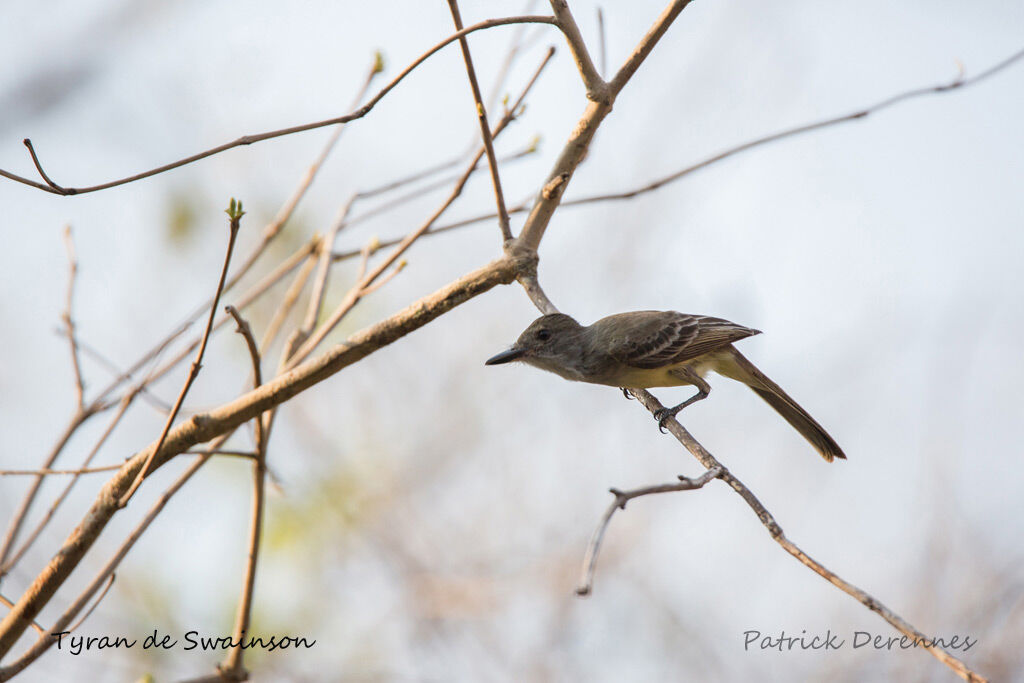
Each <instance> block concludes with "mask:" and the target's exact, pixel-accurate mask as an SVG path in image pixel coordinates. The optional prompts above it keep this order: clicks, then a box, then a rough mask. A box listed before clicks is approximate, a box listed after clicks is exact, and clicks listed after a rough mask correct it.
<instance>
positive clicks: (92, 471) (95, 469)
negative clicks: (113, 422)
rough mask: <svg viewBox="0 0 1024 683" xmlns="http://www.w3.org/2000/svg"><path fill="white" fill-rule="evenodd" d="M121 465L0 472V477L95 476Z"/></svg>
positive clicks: (116, 468) (111, 470) (119, 467)
mask: <svg viewBox="0 0 1024 683" xmlns="http://www.w3.org/2000/svg"><path fill="white" fill-rule="evenodd" d="M122 466H123V465H122V464H121V463H119V464H117V465H100V466H98V467H79V468H78V469H75V470H52V469H42V470H0V477H11V476H40V477H42V476H48V475H51V474H96V473H97V472H113V471H114V470H119V469H121V467H122Z"/></svg>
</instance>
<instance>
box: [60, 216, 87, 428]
mask: <svg viewBox="0 0 1024 683" xmlns="http://www.w3.org/2000/svg"><path fill="white" fill-rule="evenodd" d="M64 245H65V246H66V247H67V252H68V295H67V305H66V306H65V308H64V314H63V315H62V316H61V318H62V320H63V321H64V326H65V327H66V328H67V333H68V343H69V344H70V345H71V367H72V369H73V370H74V373H75V401H76V403H77V404H78V410H79V412H81V411H84V410H85V382H84V381H83V380H82V366H81V364H80V363H79V361H78V338H77V337H76V335H75V320H74V318H73V317H72V310H73V308H74V305H73V304H74V298H75V280H76V276H77V275H78V259H77V258H76V257H75V241H74V238H72V236H71V226H70V225H67V226H65V227H64Z"/></svg>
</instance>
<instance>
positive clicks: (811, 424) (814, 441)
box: [715, 346, 846, 462]
mask: <svg viewBox="0 0 1024 683" xmlns="http://www.w3.org/2000/svg"><path fill="white" fill-rule="evenodd" d="M725 351H726V353H727V354H728V360H725V359H724V358H723V359H722V361H720V362H719V363H717V364H716V367H715V371H716V372H717V373H718V374H720V375H724V376H726V377H728V378H729V379H734V380H736V381H738V382H743V383H744V384H746V385H747V386H748V387H750V388H751V389H753V390H754V393H756V394H757V395H758V396H760V397H761V398H763V399H764V400H765V402H767V403H768V405H770V406H771V407H772V408H774V409H775V411H776V412H777V413H778V414H779V415H781V416H782V417H783V418H785V420H786V422H788V423H789V424H791V425H793V428H794V429H796V430H797V431H798V432H800V434H801V435H803V437H804V438H805V439H807V441H809V442H810V444H811V445H812V446H814V448H815V450H817V451H818V453H820V454H821V457H823V458H825V460H827V461H828V462H832V460H833V459H835V458H842V459H843V460H845V459H846V455H845V454H844V453H843V449H841V448H840V447H839V444H837V443H836V442H835V439H833V438H832V437H831V436H829V435H828V432H826V431H825V428H824V427H822V426H821V425H820V424H818V423H817V421H816V420H815V419H814V418H813V417H811V416H810V415H809V414H808V413H807V411H806V410H804V409H803V408H801V407H800V404H799V403H797V402H796V401H794V400H793V399H792V398H791V397H790V396H789V394H787V393H786V392H785V391H783V390H782V387H780V386H779V385H778V384H776V383H775V382H773V381H772V380H771V379H769V378H768V376H767V375H765V374H764V373H763V372H761V371H760V370H758V369H757V366H755V365H754V364H753V363H751V362H750V361H749V360H747V359H746V357H745V356H744V355H743V354H741V353H740V352H739V351H737V350H736V348H735V347H733V346H729V347H728V348H727V349H726V350H725ZM723 355H724V354H723Z"/></svg>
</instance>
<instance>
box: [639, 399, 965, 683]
mask: <svg viewBox="0 0 1024 683" xmlns="http://www.w3.org/2000/svg"><path fill="white" fill-rule="evenodd" d="M630 393H631V394H633V396H635V397H636V398H637V399H638V400H639V401H640V403H641V404H642V405H643V406H644V407H645V408H647V410H649V411H650V412H651V413H652V414H653V413H656V412H657V411H658V410H661V409H662V408H664V406H662V405H661V402H660V401H658V399H656V398H655V397H654V396H652V395H651V394H650V392H648V391H645V390H643V389H630ZM665 427H666V429H667V430H668V431H669V432H670V433H671V434H672V436H674V437H676V439H677V440H678V441H679V443H681V444H682V445H683V446H684V447H685V448H686V450H688V451H689V452H690V453H691V454H692V455H693V457H695V458H696V459H697V460H698V461H699V462H700V464H701V465H703V466H704V467H705V468H707V469H708V470H711V469H713V468H721V470H722V471H721V473H720V474H719V475H718V478H719V479H721V480H722V481H724V482H725V483H726V484H728V485H729V486H730V487H731V488H732V490H733V491H735V492H736V493H737V494H739V496H740V497H741V498H743V500H744V501H745V502H746V503H747V505H749V506H750V509H751V510H753V511H754V514H755V515H757V518H758V519H759V520H760V521H761V524H763V525H764V527H765V529H767V530H768V533H769V534H770V535H771V537H772V539H774V540H775V542H776V543H778V544H779V545H780V546H782V548H783V549H784V550H785V551H786V552H787V553H789V554H790V555H792V556H793V557H795V558H796V559H798V560H799V561H800V562H801V563H802V564H803V565H804V566H806V567H807V568H809V569H810V570H811V571H813V572H814V573H815V574H817V575H818V576H820V577H822V578H823V579H825V580H826V581H828V582H829V583H831V584H832V585H834V586H836V587H837V588H839V590H841V591H843V592H844V593H846V594H847V595H850V596H852V597H853V598H854V599H856V600H857V601H858V602H860V603H861V604H862V605H864V606H865V607H867V608H868V609H869V610H871V611H872V612H875V613H877V614H878V615H879V616H880V617H882V618H883V619H885V620H886V621H887V622H889V624H890V625H891V626H892V627H893V628H895V629H896V630H897V631H899V632H900V633H902V634H904V635H906V636H908V637H910V638H914V639H918V640H917V642H920V643H921V646H922V647H924V648H925V649H926V650H928V651H929V652H930V653H931V654H932V655H933V656H934V657H935V658H936V659H938V660H939V661H940V662H942V663H943V664H945V665H946V666H948V667H949V668H950V669H952V670H953V671H954V672H956V674H957V675H958V676H960V677H961V678H963V679H964V680H967V681H978V682H980V681H984V680H985V678H984V677H982V676H981V675H979V674H978V673H976V672H974V671H972V670H971V669H969V668H968V667H967V665H966V664H964V663H963V662H962V661H960V660H959V659H957V658H956V657H954V656H953V655H951V654H949V653H948V652H946V651H945V650H944V649H942V648H941V647H939V646H937V645H936V644H935V641H934V640H930V639H928V638H927V637H926V636H925V635H924V634H923V633H921V631H919V630H918V629H917V628H915V627H914V626H913V625H912V624H911V623H910V622H908V621H906V620H905V619H904V618H903V617H901V616H900V615H899V614H897V613H896V612H894V611H892V610H891V609H889V608H888V607H886V606H885V605H883V604H882V603H881V602H879V601H878V600H877V599H876V598H874V597H873V596H871V595H870V594H868V593H867V592H865V591H863V590H861V589H860V588H858V587H857V586H854V585H853V584H852V583H850V582H848V581H845V580H844V579H842V578H840V577H839V576H838V575H837V574H835V573H834V572H832V571H831V570H829V569H828V568H826V567H825V566H824V565H823V564H821V563H820V562H818V561H817V560H815V559H813V558H811V557H810V556H809V555H808V554H807V553H805V552H804V551H803V550H801V549H800V548H799V547H798V546H797V545H796V544H795V543H793V542H792V541H790V540H789V539H788V538H786V535H785V534H784V533H783V531H782V527H781V526H779V524H778V522H776V521H775V517H773V516H772V514H771V513H770V512H768V510H767V508H765V506H764V505H763V504H762V503H761V501H760V500H758V499H757V496H755V495H754V493H753V492H752V491H751V490H750V489H749V488H747V486H746V485H745V484H744V483H743V482H741V481H740V480H739V479H737V478H736V476H735V475H733V474H732V473H731V472H729V471H728V470H727V469H725V467H723V466H722V464H721V463H720V462H719V461H718V460H717V459H716V458H715V457H714V456H713V455H711V453H710V452H709V451H708V450H707V449H706V448H704V446H702V445H701V444H700V442H698V441H697V440H696V439H695V438H693V435H691V434H690V432H688V431H687V430H686V428H685V427H683V426H682V425H681V424H680V423H679V421H678V420H676V419H675V418H670V419H668V420H666V421H665Z"/></svg>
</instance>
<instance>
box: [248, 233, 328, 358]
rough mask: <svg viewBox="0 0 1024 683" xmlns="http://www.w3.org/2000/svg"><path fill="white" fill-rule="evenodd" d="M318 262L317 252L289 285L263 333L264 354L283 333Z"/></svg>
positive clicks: (309, 258)
mask: <svg viewBox="0 0 1024 683" xmlns="http://www.w3.org/2000/svg"><path fill="white" fill-rule="evenodd" d="M318 261H319V255H318V253H317V252H314V253H312V254H310V255H309V257H308V258H307V259H306V263H305V264H303V266H302V268H301V269H300V270H299V272H298V273H296V274H295V278H294V279H293V280H292V283H291V284H290V285H288V290H287V291H286V292H285V294H284V297H283V298H282V299H281V303H280V304H279V305H278V307H277V310H275V311H274V315H273V316H272V317H271V318H270V322H269V323H267V329H266V330H264V332H263V339H261V340H260V348H261V349H263V353H266V351H267V347H268V346H270V344H271V343H273V341H274V339H275V338H277V334H278V332H280V331H281V326H282V325H284V321H285V320H286V319H287V317H288V314H289V313H291V312H292V309H293V308H294V307H295V304H296V302H297V301H298V300H299V296H300V295H301V294H302V290H303V289H305V288H306V282H307V281H308V280H309V276H310V275H311V274H312V273H313V269H314V268H316V264H317V262H318Z"/></svg>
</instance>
